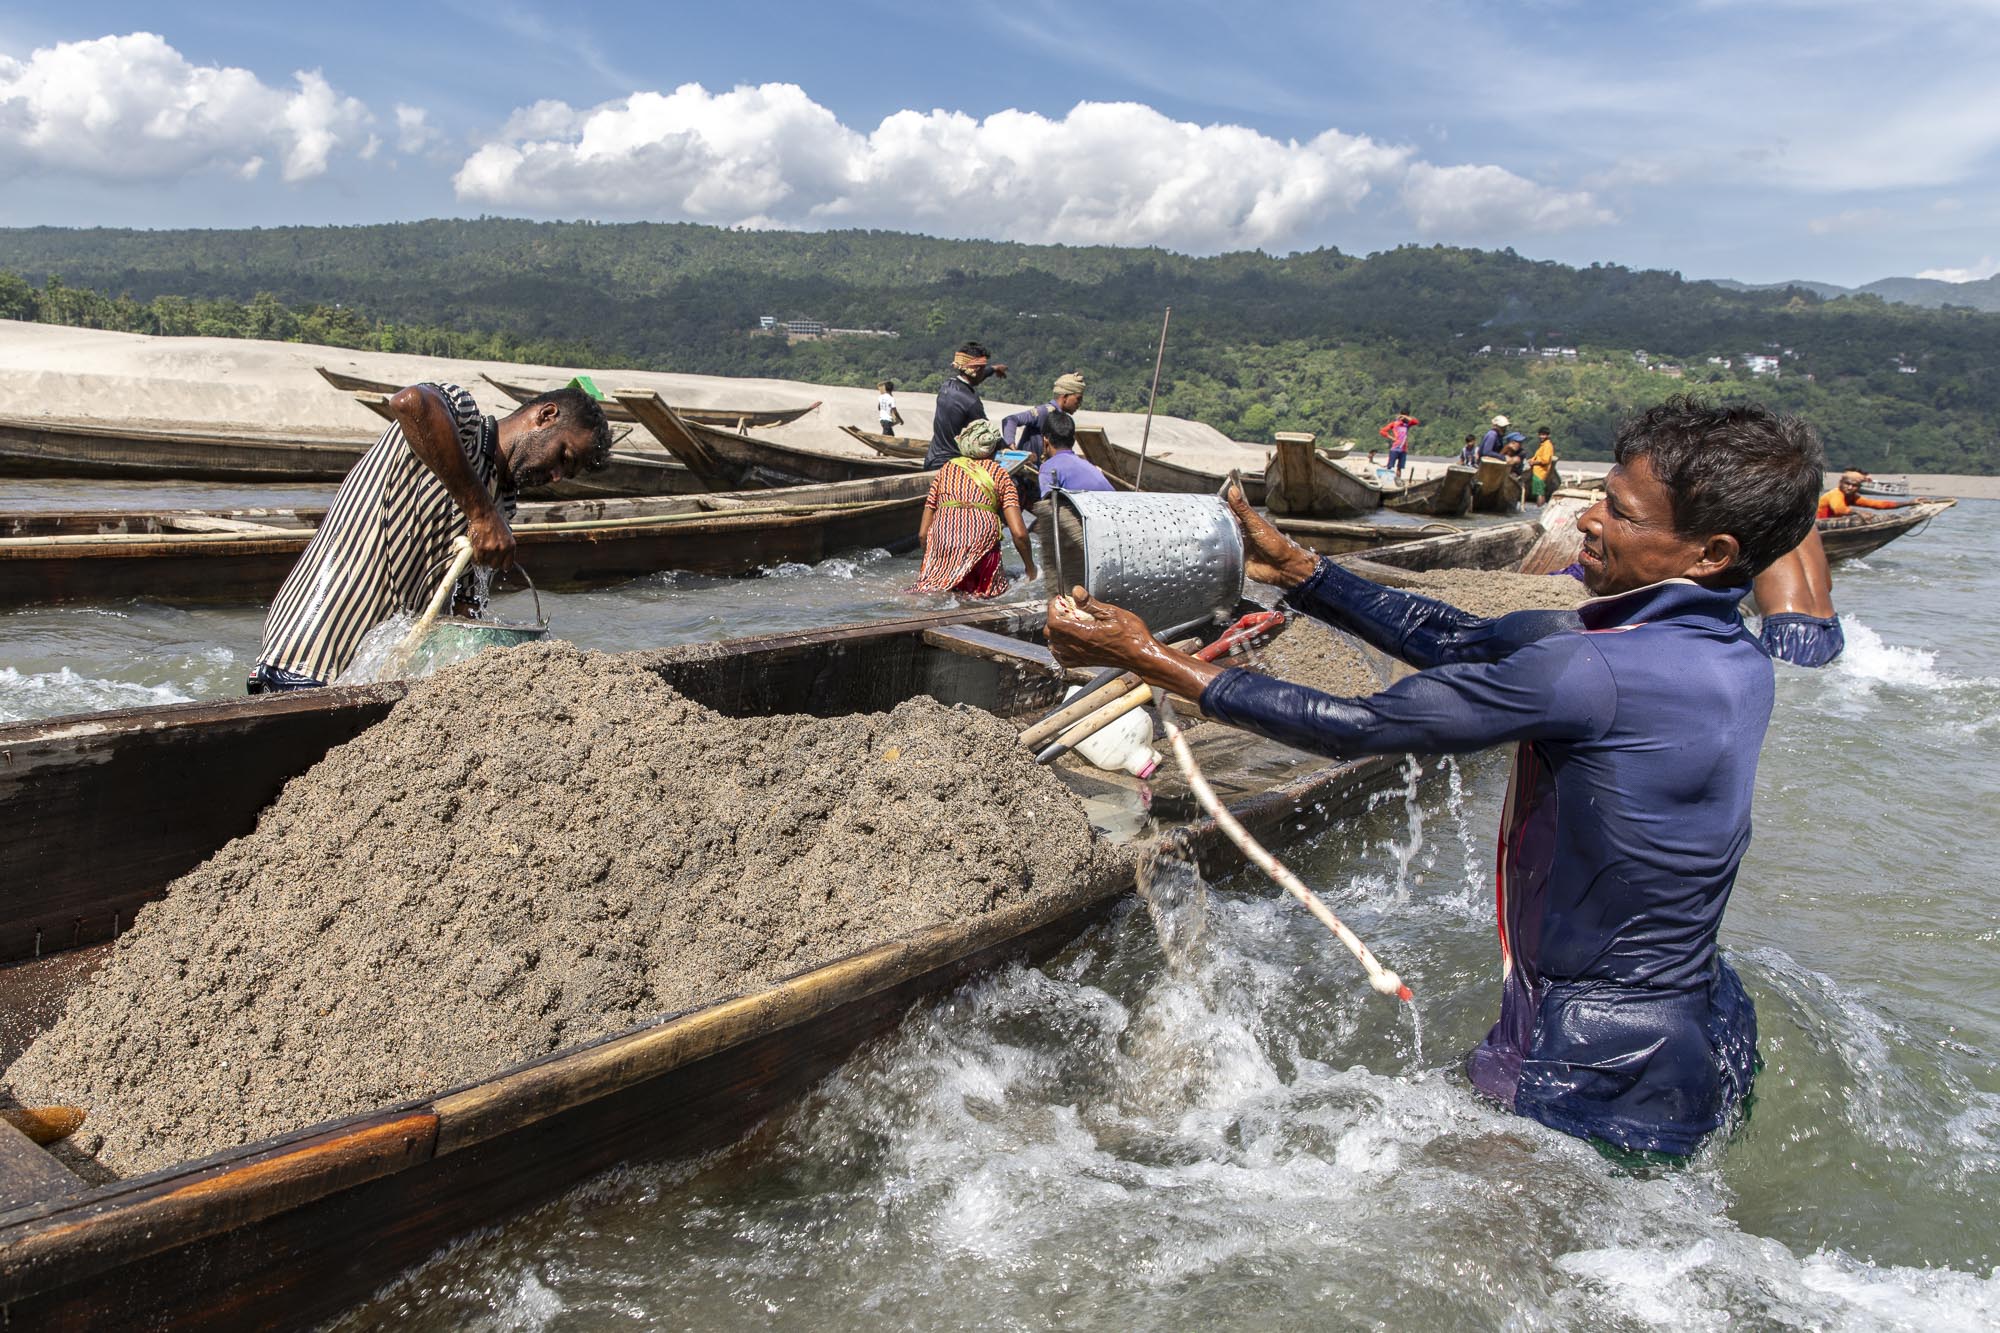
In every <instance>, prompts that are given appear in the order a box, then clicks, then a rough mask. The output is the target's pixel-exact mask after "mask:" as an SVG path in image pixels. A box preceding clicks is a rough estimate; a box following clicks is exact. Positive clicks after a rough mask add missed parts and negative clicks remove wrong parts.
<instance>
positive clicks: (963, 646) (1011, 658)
mask: <svg viewBox="0 0 2000 1333" xmlns="http://www.w3.org/2000/svg"><path fill="white" fill-rule="evenodd" d="M924 642H925V643H928V644H929V645H931V647H933V648H942V649H944V650H945V651H946V652H948V653H958V654H960V655H962V656H965V657H977V658H981V659H983V660H985V661H988V662H999V663H1002V664H1004V665H1009V666H1027V667H1033V668H1034V669H1036V670H1038V671H1046V672H1048V673H1049V674H1050V675H1053V676H1059V675H1061V674H1062V672H1063V667H1062V663H1060V662H1058V661H1056V655H1055V654H1054V653H1052V652H1050V651H1049V650H1048V648H1047V647H1046V646H1044V645H1042V644H1039V643H1026V642H1023V641H1022V640H1020V639H1010V638H1008V637H1007V636H1006V635H1005V634H995V633H993V632H992V631H991V630H984V629H980V628H979V627H978V626H976V625H934V626H932V627H931V628H930V629H927V630H925V631H924Z"/></svg>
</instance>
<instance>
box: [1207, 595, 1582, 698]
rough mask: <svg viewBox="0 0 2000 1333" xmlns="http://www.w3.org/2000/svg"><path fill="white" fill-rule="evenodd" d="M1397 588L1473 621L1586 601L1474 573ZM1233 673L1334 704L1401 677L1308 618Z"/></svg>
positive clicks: (1348, 638) (1239, 661) (1400, 670)
mask: <svg viewBox="0 0 2000 1333" xmlns="http://www.w3.org/2000/svg"><path fill="white" fill-rule="evenodd" d="M1399 575H1400V576H1399V579H1398V585H1397V586H1399V587H1403V588H1406V589H1407V590H1408V591H1410V592H1414V593H1417V594H1419V595H1421V596H1424V597H1434V598H1436V599H1437V600H1439V601H1441V602H1448V603H1450V604H1451V605H1453V606H1456V607H1458V608H1459V609H1460V610H1462V611H1466V612H1469V613H1470V614H1472V615H1475V616H1502V615H1506V614H1507V613H1508V612H1510V611H1530V610H1568V609H1571V608H1573V607H1575V606H1576V605H1577V604H1578V603H1580V602H1582V601H1583V600H1584V599H1585V598H1587V597H1589V596H1590V594H1589V593H1588V592H1587V591H1585V589H1584V586H1583V585H1582V584H1581V583H1579V582H1577V581H1576V580H1575V579H1573V578H1570V577H1568V576H1566V575H1565V576H1560V577H1551V576H1549V575H1544V574H1514V573H1507V572H1493V571H1488V570H1477V569H1438V570H1428V571H1425V572H1423V573H1410V574H1400V571H1399ZM1230 661H1231V663H1232V664H1233V665H1241V666H1247V667H1249V668H1250V669H1251V670H1253V671H1259V672H1262V673H1263V674H1265V675H1267V676H1275V677H1277V678H1278V679H1280V680H1288V681H1291V682H1292V683H1293V684H1296V685H1305V686H1308V687H1310V688H1312V689H1315V690H1320V691H1323V692H1324V693H1327V694H1332V695H1337V696H1339V697H1341V698H1349V699H1351V698H1355V697H1357V696H1360V695H1364V694H1373V693H1374V692H1375V691H1377V690H1379V689H1381V688H1383V686H1385V685H1387V684H1388V683H1389V680H1388V677H1389V676H1400V675H1403V674H1407V671H1408V668H1406V667H1403V666H1402V665H1401V664H1391V663H1388V662H1387V661H1384V663H1383V674H1378V673H1377V669H1376V667H1375V666H1374V665H1373V664H1372V663H1371V660H1370V654H1369V653H1368V650H1367V649H1366V648H1364V647H1363V646H1362V644H1361V641H1360V640H1358V639H1356V638H1355V637H1354V636H1353V635H1351V634H1348V633H1346V632H1345V631H1343V630H1338V629H1334V628H1332V627H1331V626H1328V625H1325V624H1322V623H1321V622H1320V621H1317V620H1314V619H1313V618H1312V617H1310V616H1305V615H1295V616H1293V617H1292V618H1291V620H1290V621H1289V622H1288V623H1287V624H1286V626H1285V629H1284V632H1283V633H1281V634H1279V635H1278V636H1277V637H1276V638H1274V639H1272V640H1271V641H1270V642H1269V643H1268V644H1266V645H1265V646H1263V647H1261V648H1258V649H1256V650H1254V651H1253V652H1252V653H1250V654H1248V655H1247V656H1245V657H1242V658H1232V659H1230Z"/></svg>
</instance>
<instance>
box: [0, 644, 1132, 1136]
mask: <svg viewBox="0 0 2000 1333" xmlns="http://www.w3.org/2000/svg"><path fill="white" fill-rule="evenodd" d="M1120 855H1121V854H1120V853H1119V852H1117V851H1116V850H1114V849H1112V848H1111V847H1109V846H1108V845H1107V844H1106V843H1105V842H1103V841H1102V840H1101V839H1100V838H1099V837H1098V836H1097V835H1095V834H1094V833H1093V832H1092V830H1091V828H1090V825H1089V822H1088V820H1087V819H1086V817H1085V815H1084V812H1083V808H1082V806H1081V804H1080V803H1079V802H1078V801H1077V799H1076V798H1075V797H1074V796H1073V795H1072V794H1071V793H1070V792H1069V791H1067V790H1066V789H1065V788H1064V787H1063V786H1062V785H1061V784H1060V783H1059V782H1058V781H1057V780H1056V778H1055V777H1054V775H1053V774H1051V773H1050V772H1049V771H1048V770H1046V769H1042V768H1038V767H1037V766H1036V765H1035V763H1034V761H1033V758H1032V757H1031V756H1029V755H1028V754H1027V753H1026V752H1025V751H1024V750H1023V749H1022V747H1021V746H1020V745H1019V743H1018V742H1017V741H1016V738H1015V735H1014V732H1013V730H1012V729H1011V728H1010V727H1009V726H1008V725H1007V724H1006V723H1005V722H1002V721H1001V720H1000V719H998V718H996V717H994V716H992V715H991V714H988V713H984V712H981V711H979V710H976V709H971V708H966V707H963V706H959V707H948V706H946V705H944V704H940V703H937V702H935V701H934V700H930V699H916V700H912V701H910V702H907V703H905V704H902V705H901V706H899V707H898V708H896V709H895V710H894V711H893V712H890V713H886V714H872V715H858V716H847V717H839V718H832V719H821V718H812V717H790V716H787V717H770V718H751V719H741V720H738V719H731V718H727V717H724V716H722V715H720V714H717V713H714V712H711V711H710V710H708V709H705V708H703V707H701V706H700V705H698V704H696V703H694V702H693V701H691V700H689V699H687V698H685V697H684V696H682V695H680V694H678V693H677V692H675V691H674V690H673V689H672V688H671V687H669V686H668V685H666V684H665V683H664V682H662V681H661V680H660V679H659V678H657V677H656V676H653V675H652V674H650V673H648V672H645V671H643V670H641V669H639V668H637V667H634V666H632V665H630V664H627V663H624V662H621V661H619V660H618V659H616V658H612V657H607V656H603V655H600V654H592V653H585V652H582V651H581V650H578V649H576V648H574V647H572V646H570V645H568V644H562V643H551V644H542V645H533V646H528V647H523V648H517V649H512V650H507V651H495V652H488V653H485V654H482V655H481V656H479V657H478V658H475V659H474V660H472V661H471V662H468V663H465V664H463V665H461V666H458V667H454V668H451V669H449V670H447V671H445V672H442V673H440V674H439V675H438V676H436V677H433V678H432V679H430V680H428V681H425V682H422V683H420V684H418V685H416V686H415V687H414V688H413V689H412V690H411V692H410V694H409V695H408V696H407V697H406V698H405V699H404V700H403V701H402V702H401V703H399V704H398V705H397V706H396V708H395V709H394V711H393V712H391V713H390V715H389V716H388V717H387V718H386V719H385V720H384V721H382V722H380V723H378V724H377V725H376V726H374V727H373V728H371V729H369V730H368V731H367V732H365V733H363V734H362V735H361V736H359V737H357V738H356V739H355V740H353V741H351V742H349V743H348V744H346V745H343V746H340V747H339V748H337V749H335V750H333V751H332V752H330V753H329V754H328V755H327V756H326V758H325V759H323V760H322V761H321V762H320V763H319V764H317V765H315V766H314V767H313V768H312V769H311V770H310V771H309V772H307V773H306V774H304V775H303V776H301V777H299V778H297V779H295V780H294V781H292V782H291V783H290V784H288V785H287V786H286V788H285V790H284V793H283V794H282V795H281V796H280V797H279V799H278V800H277V801H276V802H275V803H274V804H273V805H272V806H271V807H270V808H269V809H268V810H267V811H266V812H265V814H264V816H263V818H262V819H261V820H260V821H259V823H258V826H257V828H256V830H255V831H254V832H252V833H250V834H249V835H247V836H245V837H243V838H239V839H237V840H236V841H235V842H233V843H231V844H229V845H228V846H227V847H225V848H223V849H222V850H221V851H220V852H218V853H217V854H216V855H215V856H214V857H212V858H211V859H210V860H209V861H207V862H206V863H204V864H203V865H202V866H200V867H198V868H197V869H195V870H194V871H192V872H190V873H189V874H188V875H186V876H184V877H183V878H182V879H181V880H179V881H178V882H177V883H175V884H174V885H173V886H172V888H171V889H170V890H169V892H168V894H167V896H166V897H165V898H164V899H162V900H161V901H159V902H156V903H153V904H151V905H150V906H148V907H146V908H145V909H144V910H143V911H141V912H140V913H139V915H138V918H137V919H136V921H135V922H134V924H133V928H132V929H131V930H130V931H129V932H128V933H127V934H126V935H125V936H124V937H123V938H122V939H120V940H119V942H118V944H117V946H116V949H115V951H114V953H113V955H112V957H111V959H110V960H109V962H108V963H107V965H106V966H105V967H104V969H103V970H102V971H101V972H100V973H98V975H97V976H96V977H95V978H93V979H92V980H91V982H90V983H89V984H88V985H87V986H85V987H84V988H82V989H81V990H79V991H78V992H77V993H76V995H74V996H73V997H72V998H71V1000H70V1002H69V1005H68V1007H67V1009H66V1011H65V1012H64V1014H63V1016H62V1018H61V1019H60V1020H59V1021H58V1022H57V1023H56V1024H55V1026H54V1027H53V1028H51V1029H50V1030H49V1031H48V1032H47V1033H45V1034H44V1035H43V1036H42V1037H40V1038H39V1039H38V1040H37V1041H36V1042H35V1043H34V1044H33V1045H32V1046H31V1047H30V1048H29V1049H28V1051H27V1052H26V1053H25V1054H24V1055H23V1056H22V1057H21V1059H20V1060H19V1061H18V1062H16V1063H15V1064H14V1066H13V1067H12V1068H11V1069H9V1070H8V1071H7V1075H6V1077H5V1079H3V1080H0V1083H5V1084H10V1085H11V1087H12V1091H13V1093H14V1094H15V1095H17V1096H18V1097H20V1098H21V1099H22V1100H24V1101H29V1102H62V1103H73V1104H80V1105H83V1106H85V1107H87V1108H88V1109H89V1112H90V1115H89V1120H88V1121H87V1122H86V1124H85V1126H84V1128H83V1129H82V1130H81V1131H79V1133H78V1135H77V1136H76V1139H75V1140H74V1142H75V1145H76V1147H77V1149H78V1150H80V1151H82V1152H85V1153H92V1154H95V1157H96V1164H97V1165H98V1166H100V1167H102V1168H108V1169H109V1170H110V1171H111V1172H115V1173H117V1174H120V1175H130V1174H134V1173H138V1172H143V1171H148V1170H153V1169H156V1168H159V1167H161V1166H165V1165H169V1164H171V1163H173V1162H176V1161H181V1160H185V1159H188V1158H191V1157H195V1156H200V1155H203V1154H206V1153H210V1152H214V1151H217V1150H219V1149H223V1148H227V1147H231V1146H234V1145H238V1144H242V1143H247V1142H252V1141H255V1140H257V1139H260V1138H264V1137H267V1136H269V1135H272V1134H277V1133H281V1132H284V1131H287V1130H291V1129H297V1128H300V1127H303V1126H307V1125H311V1124H314V1123H317V1122H319V1121H322V1120H326V1119H328V1118H331V1117H334V1116H338V1115H344V1114H349V1113H352V1112H356V1111H361V1110H365V1109H368V1108H371V1107H375V1106H379V1105H382V1104H384V1103H391V1102H396V1101H401V1100H408V1099H411V1098H416V1097H422V1096H426V1095H429V1094H431V1093H434V1092H437V1091H439V1090H442V1089H444V1088H448V1087H451V1086H453V1085H456V1084H461V1083H465V1082H468V1081H471V1080H475V1079H478V1078H481V1077H485V1076H487V1075H490V1074H492V1073H494V1072H495V1071H497V1070H499V1069H501V1068H503V1067H505V1066H507V1065H510V1064H513V1063H515V1062H517V1061H520V1060H524V1059H528V1058H531V1057H534V1056H539V1055H542V1054H545V1053H547V1052H550V1051H553V1050H556V1049H558V1048H560V1047H563V1046H567V1045H571V1044H573V1043H576V1042H579V1041H584V1040H588V1039H590V1038H593V1037H597V1036H601V1035H603V1034H606V1033H610V1032H614V1031H617V1030H619V1029H622V1028H626V1027H630V1026H632V1025H634V1024H637V1023H641V1022H644V1021H646V1020H649V1019H651V1018H653V1017H655V1016H658V1015H662V1014H668V1013H672V1012H675V1011H678V1010H684V1009H687V1008H690V1007H692V1006H696V1005H699V1004H703V1003H706V1002H709V1001H712V1000H715V999H718V998H721V997H724V996H727V995H730V994H734V993H738V992H741V991H744V990H748V989H753V988H755V987H758V986H761V985H765V984H768V983H770V982H772V981H775V980H777V979H779V978H782V977H784V976H786V975H788V974H791V973H794V972H797V971H799V970H800V969H802V968H806V967H809V966H813V965H815V964H819V963H823V962H826V961H829V960H831V959H834V958H837V957H840V956H843V955H846V954H850V953H853V952H855V951H857V950H860V949H862V948H865V947H867V946H869V945H871V944H875V943H878V942H880V941H883V940H885V939H888V938H891V937H894V936H897V935H901V934H904V933H906V932H909V931H913V930H918V929H921V928H923V927H927V926H932V925H936V924H939V923H942V922H946V921H953V920H960V919H963V918H966V917H969V916H975V915H978V914H981V913H985V912H990V911H993V910H996V909H999V908H1003V907H1009V906H1012V905H1014V904H1017V903H1021V902H1025V901H1029V900H1032V899H1034V898H1036V897H1038V896H1043V895H1048V894H1052V893H1055V892H1058V891H1060V890H1062V889H1064V888H1065V887H1067V886H1070V885H1072V884H1074V883H1076V882H1078V881H1079V880H1082V879H1085V878H1089V877H1094V876H1098V875H1102V874H1105V873H1108V872H1110V871H1111V870H1113V869H1114V868H1115V867H1116V865H1117V863H1118V858H1119V856H1120Z"/></svg>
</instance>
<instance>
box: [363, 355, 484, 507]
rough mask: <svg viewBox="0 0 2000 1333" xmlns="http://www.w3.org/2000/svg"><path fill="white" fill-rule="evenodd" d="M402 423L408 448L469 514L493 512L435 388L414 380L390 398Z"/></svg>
mask: <svg viewBox="0 0 2000 1333" xmlns="http://www.w3.org/2000/svg"><path fill="white" fill-rule="evenodd" d="M389 406H390V407H391V408H392V409H393V410H394V411H395V413H396V420H397V422H398V423H399V424H400V425H401V426H402V427H403V438H404V439H405V440H407V441H408V442H409V446H410V452H411V453H413V454H415V455H416V456H417V458H418V460H419V461H420V462H422V463H423V465H424V466H425V467H427V468H429V469H430V470H431V472H432V473H433V474H434V475H435V476H436V477H437V479H438V480H439V481H440V482H442V483H444V488H445V491H446V492H447V493H448V494H449V495H450V496H451V498H452V499H453V500H454V501H456V502H457V504H458V507H459V508H460V509H461V510H463V511H464V512H465V514H466V516H467V517H468V518H487V517H491V516H493V515H494V514H495V513H496V512H497V509H496V506H495V505H494V503H493V497H492V496H491V495H489V494H487V491H486V487H485V486H483V485H481V484H480V481H479V478H478V477H477V476H475V475H474V474H473V471H472V464H470V463H469V462H467V461H466V458H465V452H464V451H463V450H461V449H460V448H459V447H458V432H457V431H456V429H454V427H453V426H452V423H451V414H450V412H449V411H448V410H447V409H446V407H445V405H444V401H443V399H441V398H439V397H438V395H437V392H436V390H434V389H427V388H425V387H424V386H422V385H420V384H413V385H411V386H410V387H409V388H407V389H404V390H402V391H401V392H400V393H398V394H396V395H395V396H394V397H393V398H391V399H390V400H389Z"/></svg>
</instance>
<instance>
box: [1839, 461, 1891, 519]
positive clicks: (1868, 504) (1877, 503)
mask: <svg viewBox="0 0 2000 1333" xmlns="http://www.w3.org/2000/svg"><path fill="white" fill-rule="evenodd" d="M1870 479H1871V478H1870V477H1869V476H1868V474H1867V473H1866V472H1863V471H1862V470H1861V469H1860V468H1853V467H1851V468H1849V469H1847V471H1845V472H1843V473H1841V474H1840V484H1839V485H1837V486H1835V487H1834V488H1833V489H1832V490H1830V491H1828V492H1827V493H1826V494H1825V495H1822V496H1820V497H1819V514H1818V517H1820V518H1846V517H1847V516H1848V514H1849V513H1851V512H1853V511H1854V510H1856V509H1901V508H1902V507H1903V506H1904V505H1906V504H1908V503H1909V501H1908V500H1884V499H1882V498H1881V497H1879V496H1874V495H1863V494H1862V493H1861V483H1862V482H1864V481H1868V480H1870Z"/></svg>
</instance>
